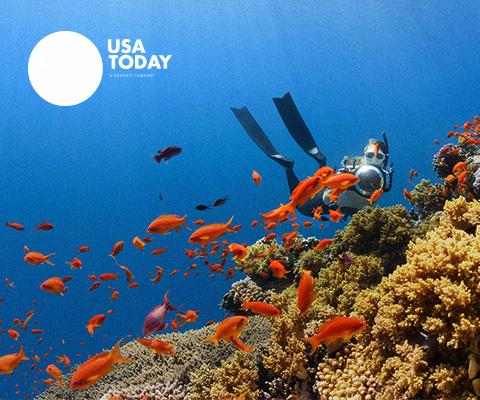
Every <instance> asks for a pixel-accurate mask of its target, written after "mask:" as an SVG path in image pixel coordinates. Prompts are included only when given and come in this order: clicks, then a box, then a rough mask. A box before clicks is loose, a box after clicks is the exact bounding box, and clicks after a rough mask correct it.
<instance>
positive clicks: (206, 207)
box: [195, 204, 211, 211]
mask: <svg viewBox="0 0 480 400" xmlns="http://www.w3.org/2000/svg"><path fill="white" fill-rule="evenodd" d="M210 208H211V207H210V206H205V205H203V204H199V205H198V206H195V209H196V210H198V211H206V210H210Z"/></svg>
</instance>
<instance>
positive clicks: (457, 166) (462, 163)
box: [452, 161, 467, 174]
mask: <svg viewBox="0 0 480 400" xmlns="http://www.w3.org/2000/svg"><path fill="white" fill-rule="evenodd" d="M466 165H467V162H466V161H459V162H457V163H456V164H455V165H454V166H453V169H452V172H453V173H454V174H457V172H460V171H463V170H464V169H465V166H466Z"/></svg>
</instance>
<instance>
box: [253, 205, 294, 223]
mask: <svg viewBox="0 0 480 400" xmlns="http://www.w3.org/2000/svg"><path fill="white" fill-rule="evenodd" d="M260 215H261V216H262V218H263V221H264V222H266V221H269V222H280V221H284V220H285V218H288V216H292V217H293V216H294V215H295V206H294V205H293V203H292V202H290V203H287V204H281V203H280V207H278V208H276V209H274V210H271V211H269V212H268V213H266V214H262V213H260Z"/></svg>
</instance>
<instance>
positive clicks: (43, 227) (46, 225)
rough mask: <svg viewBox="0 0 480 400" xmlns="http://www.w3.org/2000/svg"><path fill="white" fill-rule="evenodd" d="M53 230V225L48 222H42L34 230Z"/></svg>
mask: <svg viewBox="0 0 480 400" xmlns="http://www.w3.org/2000/svg"><path fill="white" fill-rule="evenodd" d="M53 228H54V226H53V224H51V223H50V222H42V223H41V224H40V225H38V226H37V227H36V228H35V230H37V231H51V230H52V229H53Z"/></svg>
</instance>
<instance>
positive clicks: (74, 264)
mask: <svg viewBox="0 0 480 400" xmlns="http://www.w3.org/2000/svg"><path fill="white" fill-rule="evenodd" d="M65 264H68V265H70V268H71V269H82V266H83V263H82V260H80V259H79V258H77V257H74V258H73V260H72V261H66V262H65Z"/></svg>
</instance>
